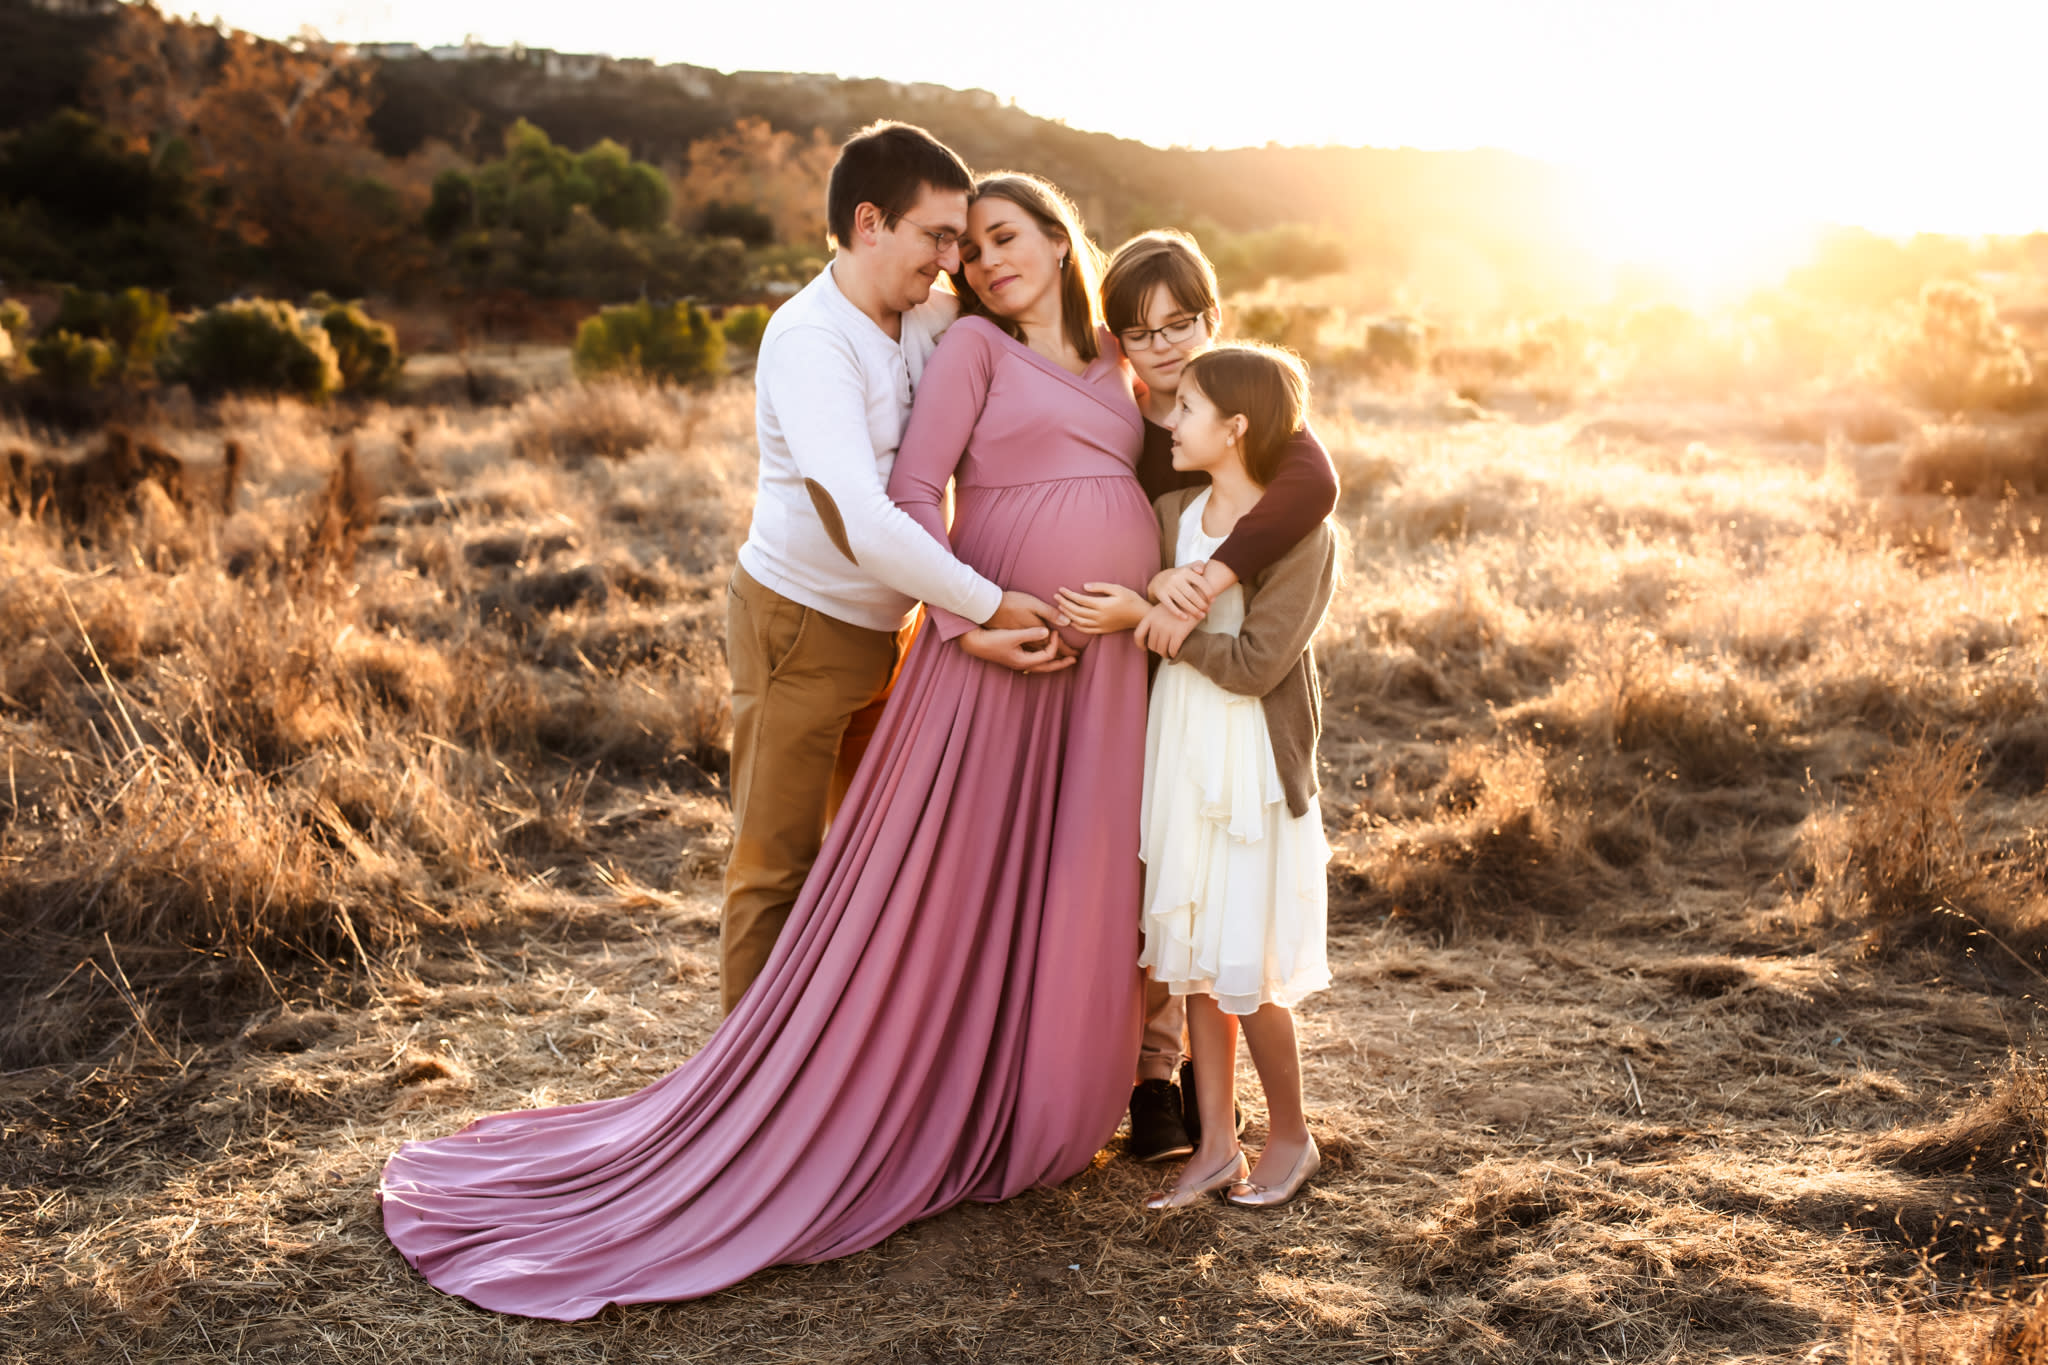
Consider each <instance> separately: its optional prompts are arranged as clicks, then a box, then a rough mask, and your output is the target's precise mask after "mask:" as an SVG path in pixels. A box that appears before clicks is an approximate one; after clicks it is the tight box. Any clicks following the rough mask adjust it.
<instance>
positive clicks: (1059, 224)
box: [953, 171, 1102, 360]
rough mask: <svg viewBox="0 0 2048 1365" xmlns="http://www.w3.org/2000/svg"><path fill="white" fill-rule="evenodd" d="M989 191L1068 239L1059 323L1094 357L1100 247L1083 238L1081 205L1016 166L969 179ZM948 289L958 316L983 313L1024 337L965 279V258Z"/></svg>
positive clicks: (979, 194) (978, 191)
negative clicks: (957, 299)
mask: <svg viewBox="0 0 2048 1365" xmlns="http://www.w3.org/2000/svg"><path fill="white" fill-rule="evenodd" d="M990 196H993V197H995V198H997V199H1002V200H1006V201H1008V202H1009V203H1012V204H1015V205H1016V206H1017V207H1018V208H1020V209H1022V210H1024V211H1025V212H1026V213H1028V214H1030V215H1031V217H1032V220H1033V221H1034V222H1036V223H1037V224H1038V226H1039V230H1040V231H1042V232H1044V233H1045V235H1046V236H1048V237H1050V238H1052V239H1053V240H1054V241H1056V242H1065V243H1066V244H1067V268H1066V269H1064V270H1062V271H1060V286H1059V287H1060V327H1061V330H1062V331H1064V332H1065V333H1066V338H1067V344H1068V345H1070V346H1072V347H1073V348H1074V350H1075V351H1077V352H1078V353H1079V354H1080V356H1081V358H1082V359H1083V360H1093V359H1095V357H1096V356H1097V355H1098V354H1100V353H1101V346H1100V344H1099V342H1098V340H1097V337H1096V329H1097V328H1099V327H1100V326H1101V325H1102V311H1101V309H1100V308H1099V307H1098V306H1097V304H1096V301H1095V300H1096V284H1097V282H1098V281H1099V280H1100V279H1101V278H1102V250H1101V248H1099V247H1097V246H1096V245H1095V243H1094V242H1092V241H1090V240H1089V239H1088V230H1087V229H1086V228H1085V227H1084V226H1083V225H1082V223H1081V211H1080V210H1079V209H1077V208H1075V207H1074V205H1073V203H1072V201H1070V200H1069V199H1068V198H1067V196H1065V195H1064V194H1061V193H1060V192H1059V190H1057V189H1056V188H1054V187H1053V185H1052V184H1051V182H1049V181H1045V180H1040V179H1039V178H1038V177H1037V176H1035V175H1026V174H1024V173H1023V172H1021V171H1000V172H998V173H996V174H995V175H985V176H983V177H982V178H981V179H979V180H977V181H975V182H974V198H976V199H983V198H987V197H990ZM953 292H954V293H956V294H958V295H959V296H960V313H961V316H963V317H977V318H987V319H988V320H989V321H990V322H993V323H994V324H995V325H996V326H998V327H1000V328H1002V329H1003V331H1005V332H1007V333H1008V334H1009V335H1010V336H1012V337H1014V338H1016V339H1017V340H1018V341H1022V340H1024V329H1023V328H1022V327H1020V326H1018V325H1017V324H1016V323H1014V322H1012V321H1011V320H1010V319H1008V318H1006V317H1001V316H999V315H997V314H995V313H992V312H990V311H989V307H988V305H987V304H986V303H985V302H983V301H982V298H981V296H980V295H979V294H976V293H975V292H974V290H973V289H972V288H971V287H970V286H969V285H968V283H967V267H966V266H965V265H964V264H963V265H962V266H961V268H960V270H959V272H958V273H956V274H955V275H954V276H953Z"/></svg>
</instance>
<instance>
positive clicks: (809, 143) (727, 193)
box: [675, 118, 839, 246]
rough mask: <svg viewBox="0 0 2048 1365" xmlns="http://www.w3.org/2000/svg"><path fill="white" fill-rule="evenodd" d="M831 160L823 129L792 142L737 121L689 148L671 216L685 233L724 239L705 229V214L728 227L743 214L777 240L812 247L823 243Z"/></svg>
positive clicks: (834, 149)
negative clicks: (758, 219) (759, 219)
mask: <svg viewBox="0 0 2048 1365" xmlns="http://www.w3.org/2000/svg"><path fill="white" fill-rule="evenodd" d="M838 156H839V148H838V146H837V145H836V144H835V143H834V142H833V141H832V140H831V139H830V138H828V137H827V136H826V135H825V133H824V130H823V129H818V128H814V129H812V130H811V134H810V136H809V137H808V138H800V137H798V136H797V135H796V134H795V133H789V132H777V131H776V130H775V129H774V128H772V127H770V126H769V125H768V123H767V122H766V121H765V120H762V119H757V118H743V119H741V120H740V121H739V122H738V123H736V124H734V125H733V126H732V127H731V128H728V129H726V130H725V131H724V132H721V133H716V134H713V135H712V136H710V137H704V138H698V139H697V140H696V141H695V142H692V143H691V144H690V156H689V166H688V169H686V170H685V171H684V172H683V173H682V175H681V176H679V177H678V179H677V183H676V187H675V197H676V211H677V216H678V218H679V220H681V222H682V224H683V225H685V226H688V227H693V228H696V229H698V230H700V231H703V232H707V233H713V234H715V235H724V234H722V233H719V229H718V228H717V227H716V226H714V224H713V223H711V222H706V221H705V214H706V212H707V210H712V211H714V219H716V218H717V217H719V216H721V215H722V216H723V218H724V219H725V220H726V221H727V223H728V225H729V223H730V220H731V217H732V215H733V213H734V212H735V210H736V209H741V208H751V209H753V210H754V211H755V212H756V213H757V214H760V215H762V216H764V217H765V218H766V219H767V220H768V222H770V223H772V224H773V225H774V232H775V237H776V238H777V239H778V240H781V241H784V242H790V243H795V244H799V245H802V246H817V245H820V244H822V243H823V242H824V240H825V178H826V176H828V175H829V174H831V171H832V163H833V162H834V161H835V160H837V159H838ZM731 235H735V236H742V237H744V236H745V234H741V233H735V234H731ZM757 245H758V243H757Z"/></svg>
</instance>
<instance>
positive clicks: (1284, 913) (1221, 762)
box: [1138, 490, 1330, 1014]
mask: <svg viewBox="0 0 2048 1365" xmlns="http://www.w3.org/2000/svg"><path fill="white" fill-rule="evenodd" d="M1208 505H1209V494H1208V492H1207V490H1204V491H1203V492H1202V493H1201V494H1200V496H1198V497H1196V498H1195V499H1193V500H1192V501H1191V502H1189V503H1188V506H1187V509H1186V511H1185V512H1183V513H1182V515H1181V522H1180V537H1179V540H1178V542H1177V543H1176V546H1175V549H1176V555H1175V559H1174V562H1175V563H1176V564H1187V563H1190V562H1192V561H1194V560H1199V559H1207V558H1208V557H1209V556H1210V555H1211V554H1212V553H1214V552H1215V550H1216V548H1217V547H1218V546H1220V545H1221V544H1222V543H1223V537H1221V536H1207V535H1204V534H1203V533H1202V509H1203V508H1205V507H1207V506H1208ZM1243 622H1244V590H1243V589H1242V588H1238V587H1232V588H1231V589H1230V590H1229V591H1227V592H1224V593H1222V594H1220V595H1219V596H1218V597H1217V598H1216V600H1215V602H1214V603H1213V604H1211V606H1210V608H1209V615H1208V616H1207V618H1205V619H1204V620H1203V621H1202V622H1201V623H1200V624H1198V625H1197V626H1196V627H1195V629H1196V630H1208V631H1220V632H1222V633H1224V634H1227V635H1235V634H1236V633H1237V631H1238V627H1239V626H1240V625H1242V624H1243ZM1141 820H1142V832H1141V835H1140V840H1139V846H1138V847H1139V853H1140V854H1141V856H1142V857H1143V858H1144V860H1145V951H1144V954H1143V955H1142V956H1141V957H1140V958H1139V959H1138V961H1139V964H1140V965H1141V966H1144V967H1147V968H1149V969H1150V970H1151V973H1152V979H1153V980H1155V981H1160V982H1163V983H1165V984H1166V985H1167V986H1168V987H1169V988H1170V989H1171V990H1172V992H1173V993H1174V994H1175V995H1211V996H1214V997H1215V998H1216V1003H1217V1004H1218V1005H1219V1006H1221V1007H1222V1009H1223V1011H1224V1012H1225V1013H1226V1014H1250V1013H1252V1012H1254V1011H1255V1010H1257V1009H1258V1008H1259V1006H1261V1005H1264V1004H1269V1003H1270V1004H1279V1005H1285V1006H1288V1007H1290V1008H1291V1007H1292V1006H1293V1005H1294V1004H1295V1003H1296V1002H1297V1001H1299V1000H1300V999H1301V998H1302V997H1303V996H1305V995H1307V994H1309V993H1310V992H1311V991H1318V990H1321V989H1322V988H1323V987H1325V986H1327V985H1329V984H1330V964H1329V957H1328V955H1327V952H1326V950H1325V947H1324V942H1323V940H1324V937H1325V932H1326V929H1327V926H1328V920H1329V884H1328V881H1327V868H1328V865H1329V861H1330V845H1329V843H1328V841H1327V840H1325V839H1324V837H1323V815H1322V810H1321V808H1320V807H1319V806H1318V804H1317V802H1316V800H1315V798H1314V797H1310V798H1309V803H1308V810H1307V811H1306V812H1305V813H1304V814H1302V815H1301V816H1299V817H1295V816H1292V815H1290V814H1289V813H1288V810H1287V794H1286V792H1285V791H1284V790H1282V788H1281V785H1280V770H1279V768H1278V766H1276V765H1275V763H1274V762H1273V745H1272V741H1271V739H1270V738H1269V737H1268V735H1267V732H1266V712H1265V707H1264V706H1263V705H1262V704H1261V703H1260V700H1259V698H1257V697H1240V696H1238V695H1236V694H1235V693H1231V692H1226V691H1224V690H1223V689H1222V688H1221V687H1218V686H1217V685H1216V684H1215V683H1213V682H1211V681H1209V679H1207V678H1205V677H1203V676H1202V675H1201V674H1200V673H1198V672H1196V671H1195V669H1194V668H1193V666H1191V665H1189V664H1183V663H1175V662H1172V661H1170V660H1169V661H1162V662H1161V664H1160V666H1159V676H1158V677H1157V678H1156V679H1154V681H1153V684H1152V704H1151V707H1150V709H1149V710H1148V712H1147V713H1146V719H1145V801H1144V807H1143V813H1142V815H1141Z"/></svg>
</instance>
